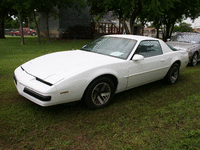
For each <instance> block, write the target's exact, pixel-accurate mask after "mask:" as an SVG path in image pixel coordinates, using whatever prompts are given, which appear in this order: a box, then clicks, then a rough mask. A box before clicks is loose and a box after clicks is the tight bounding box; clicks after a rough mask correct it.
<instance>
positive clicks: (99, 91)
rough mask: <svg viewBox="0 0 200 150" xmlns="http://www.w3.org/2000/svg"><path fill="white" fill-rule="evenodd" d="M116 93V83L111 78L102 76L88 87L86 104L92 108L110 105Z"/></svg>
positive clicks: (85, 96) (85, 98)
mask: <svg viewBox="0 0 200 150" xmlns="http://www.w3.org/2000/svg"><path fill="white" fill-rule="evenodd" d="M114 93H115V85H114V83H113V81H112V80H111V79H110V78H107V77H100V78H97V79H95V80H94V81H92V82H91V83H90V85H89V86H88V87H87V89H86V91H85V94H84V101H85V104H86V105H87V106H88V107H89V108H90V109H98V108H102V107H105V106H106V105H108V103H109V102H110V100H111V99H112V98H113V96H114Z"/></svg>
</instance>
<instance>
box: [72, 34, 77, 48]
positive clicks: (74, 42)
mask: <svg viewBox="0 0 200 150" xmlns="http://www.w3.org/2000/svg"><path fill="white" fill-rule="evenodd" d="M75 40H76V36H75V37H74V42H73V49H72V50H74V43H75Z"/></svg>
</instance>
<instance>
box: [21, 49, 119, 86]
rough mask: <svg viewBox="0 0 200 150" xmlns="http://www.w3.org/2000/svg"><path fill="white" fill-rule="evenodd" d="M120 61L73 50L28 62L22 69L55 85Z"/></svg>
mask: <svg viewBox="0 0 200 150" xmlns="http://www.w3.org/2000/svg"><path fill="white" fill-rule="evenodd" d="M119 61H122V59H119V58H115V57H111V56H106V55H102V54H97V53H92V52H87V51H82V50H72V51H63V52H56V53H51V54H47V55H43V56H40V57H37V58H35V59H33V60H30V61H28V62H26V63H25V64H23V65H22V66H21V67H22V69H24V70H25V71H26V72H27V73H28V74H30V75H32V76H35V77H37V78H39V79H42V80H44V81H46V82H49V83H51V84H55V83H57V82H59V81H60V80H62V79H64V78H70V77H72V76H74V75H76V74H79V73H81V72H84V71H86V70H90V69H92V68H97V67H99V66H103V65H107V64H111V63H115V62H119Z"/></svg>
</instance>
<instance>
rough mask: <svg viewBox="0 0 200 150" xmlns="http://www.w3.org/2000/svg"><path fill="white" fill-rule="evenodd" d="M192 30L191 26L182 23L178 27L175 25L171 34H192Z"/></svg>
mask: <svg viewBox="0 0 200 150" xmlns="http://www.w3.org/2000/svg"><path fill="white" fill-rule="evenodd" d="M192 31H193V29H192V27H191V24H188V23H185V22H182V23H180V24H179V26H177V25H175V26H174V30H173V32H192Z"/></svg>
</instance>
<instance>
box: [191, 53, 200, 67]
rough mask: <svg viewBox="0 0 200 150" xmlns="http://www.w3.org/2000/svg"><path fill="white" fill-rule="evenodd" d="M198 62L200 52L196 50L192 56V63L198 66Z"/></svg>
mask: <svg viewBox="0 0 200 150" xmlns="http://www.w3.org/2000/svg"><path fill="white" fill-rule="evenodd" d="M197 62H198V54H197V52H195V53H194V54H193V56H192V59H191V63H190V64H191V65H192V66H196V65H197Z"/></svg>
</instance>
